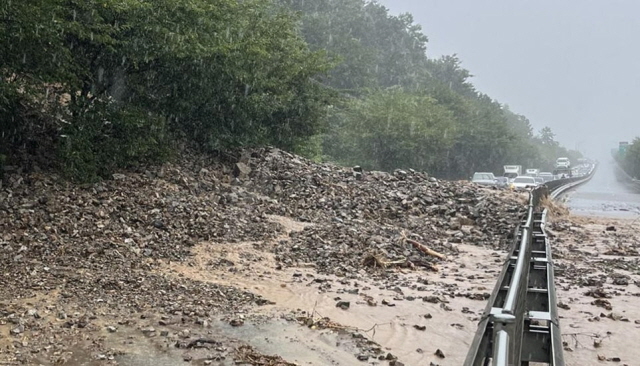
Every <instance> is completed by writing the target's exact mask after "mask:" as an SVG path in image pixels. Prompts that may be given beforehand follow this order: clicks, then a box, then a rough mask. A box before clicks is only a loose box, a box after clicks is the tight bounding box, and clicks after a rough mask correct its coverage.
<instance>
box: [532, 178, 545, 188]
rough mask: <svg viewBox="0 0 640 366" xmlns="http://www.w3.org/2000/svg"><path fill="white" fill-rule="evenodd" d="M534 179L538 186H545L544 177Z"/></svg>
mask: <svg viewBox="0 0 640 366" xmlns="http://www.w3.org/2000/svg"><path fill="white" fill-rule="evenodd" d="M533 179H535V181H536V184H537V185H539V186H540V185H543V184H544V178H542V177H533Z"/></svg>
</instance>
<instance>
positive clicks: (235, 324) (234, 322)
mask: <svg viewBox="0 0 640 366" xmlns="http://www.w3.org/2000/svg"><path fill="white" fill-rule="evenodd" d="M229 324H231V326H233V327H239V326H241V325H243V324H244V320H242V319H233V320H231V321H230V322H229Z"/></svg>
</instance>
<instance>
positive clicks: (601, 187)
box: [565, 161, 640, 219]
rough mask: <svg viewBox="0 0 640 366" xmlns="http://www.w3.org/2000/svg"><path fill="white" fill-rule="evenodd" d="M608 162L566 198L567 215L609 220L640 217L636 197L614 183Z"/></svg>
mask: <svg viewBox="0 0 640 366" xmlns="http://www.w3.org/2000/svg"><path fill="white" fill-rule="evenodd" d="M615 169H616V167H615V165H614V163H613V162H612V161H607V162H603V163H601V164H600V165H599V166H598V169H597V171H596V173H595V175H594V176H593V178H592V179H591V180H590V181H589V182H587V183H585V184H583V185H581V186H579V187H578V188H576V189H574V190H572V191H570V192H569V193H567V194H566V197H565V202H566V205H567V207H569V209H570V210H571V213H573V214H575V215H581V216H601V217H612V218H631V219H632V218H636V217H640V193H639V192H638V191H636V190H634V189H633V188H631V187H629V186H627V185H626V184H625V183H623V182H620V181H618V180H617V179H616V174H615Z"/></svg>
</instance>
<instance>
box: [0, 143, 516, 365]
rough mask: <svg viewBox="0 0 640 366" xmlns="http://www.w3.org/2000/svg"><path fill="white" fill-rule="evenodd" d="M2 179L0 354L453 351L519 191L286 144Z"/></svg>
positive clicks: (276, 359)
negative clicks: (343, 161)
mask: <svg viewBox="0 0 640 366" xmlns="http://www.w3.org/2000/svg"><path fill="white" fill-rule="evenodd" d="M113 178H114V179H113V180H110V181H104V182H100V183H97V184H92V185H74V184H71V183H69V182H65V181H63V180H61V179H59V178H57V177H55V176H51V175H47V174H43V173H30V174H26V173H21V172H19V171H16V172H13V173H11V174H9V176H8V178H7V179H6V181H5V182H4V184H3V188H2V191H1V192H0V266H1V267H0V270H1V273H2V276H1V277H0V362H1V363H3V364H29V365H37V364H42V365H49V364H67V365H115V364H118V365H175V364H183V363H187V362H188V363H191V364H194V365H233V364H248V365H292V364H296V365H353V364H389V365H403V364H404V365H416V364H433V365H459V364H460V363H461V362H462V360H463V359H464V356H465V354H466V351H467V347H468V345H469V344H470V342H471V339H472V338H473V334H474V332H475V327H476V321H477V320H478V317H479V315H480V313H481V311H482V309H483V308H484V306H485V304H486V299H487V298H488V296H489V293H490V292H491V289H492V288H493V285H494V282H495V278H496V276H497V275H498V273H499V270H500V268H501V265H502V263H503V261H504V258H505V255H506V252H505V251H504V250H505V248H506V247H507V246H508V243H509V242H510V241H511V239H510V236H511V235H512V232H513V228H514V227H515V225H516V223H517V222H518V220H519V217H520V216H521V215H522V213H523V211H524V206H523V203H524V202H525V201H524V197H522V196H519V195H515V194H512V193H509V192H505V191H497V190H492V189H486V188H480V187H475V186H471V185H469V184H468V183H465V182H445V181H440V180H437V179H434V178H432V177H429V176H428V175H426V174H422V173H418V172H414V171H411V170H408V171H403V170H398V171H395V172H393V173H383V172H367V171H362V170H361V169H360V168H358V167H356V168H353V169H352V168H341V167H336V166H332V165H320V164H315V163H312V162H310V161H308V160H305V159H302V158H300V157H297V156H294V155H291V154H288V153H285V152H282V151H280V150H277V149H262V150H255V151H243V152H238V153H237V154H236V155H233V156H223V157H219V158H215V159H212V158H211V159H210V158H203V157H193V156H191V157H189V158H188V159H187V158H185V159H183V160H181V161H179V162H176V163H175V164H168V165H165V166H162V167H154V168H147V169H143V170H140V171H137V172H123V173H121V174H115V175H114V177H113Z"/></svg>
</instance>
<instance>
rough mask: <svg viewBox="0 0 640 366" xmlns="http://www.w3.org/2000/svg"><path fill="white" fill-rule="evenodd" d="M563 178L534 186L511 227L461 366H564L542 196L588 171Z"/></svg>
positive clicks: (555, 192)
mask: <svg viewBox="0 0 640 366" xmlns="http://www.w3.org/2000/svg"><path fill="white" fill-rule="evenodd" d="M594 170H595V169H592V170H591V172H590V173H589V175H588V176H586V177H580V178H568V179H562V180H558V181H554V182H550V183H551V184H548V185H545V186H542V187H539V188H537V189H535V190H533V191H532V192H531V193H530V196H529V206H528V211H527V215H526V217H525V218H524V219H523V221H522V222H521V223H520V225H519V226H518V227H517V229H516V235H515V239H514V242H513V245H512V248H511V251H510V254H509V256H508V257H507V260H506V261H505V263H504V265H503V267H502V271H501V272H500V276H499V277H498V281H497V283H496V287H495V288H494V290H493V292H492V294H491V297H490V298H489V302H488V304H487V307H486V308H485V311H484V315H483V317H482V318H481V320H480V322H479V324H478V330H477V332H476V336H475V338H474V340H473V342H472V344H471V348H470V349H469V353H468V354H467V358H466V360H465V363H464V365H465V366H489V365H492V366H523V365H529V364H532V363H536V364H548V365H553V366H564V359H563V354H562V350H563V348H562V335H561V333H560V326H559V323H558V311H557V306H556V292H555V285H554V277H553V260H552V255H551V245H550V242H549V238H548V237H547V234H546V233H545V223H546V219H547V217H546V216H547V214H546V209H543V208H541V207H540V203H541V201H542V199H543V198H545V197H548V196H549V197H552V198H555V197H557V196H558V195H560V194H561V193H562V192H565V191H566V190H568V189H570V188H571V187H575V186H576V185H578V184H582V183H584V182H587V181H588V180H589V179H591V177H592V176H593V173H594Z"/></svg>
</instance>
